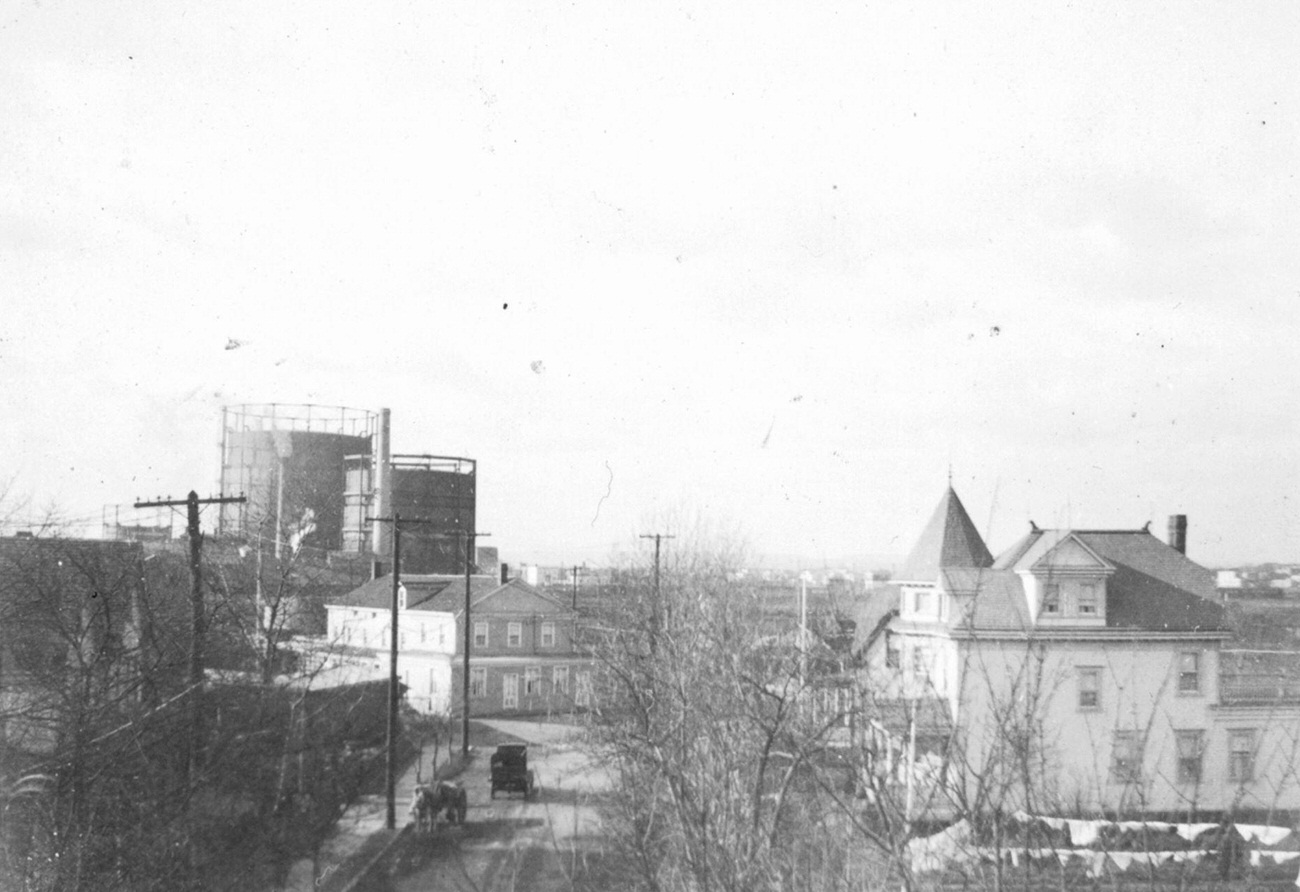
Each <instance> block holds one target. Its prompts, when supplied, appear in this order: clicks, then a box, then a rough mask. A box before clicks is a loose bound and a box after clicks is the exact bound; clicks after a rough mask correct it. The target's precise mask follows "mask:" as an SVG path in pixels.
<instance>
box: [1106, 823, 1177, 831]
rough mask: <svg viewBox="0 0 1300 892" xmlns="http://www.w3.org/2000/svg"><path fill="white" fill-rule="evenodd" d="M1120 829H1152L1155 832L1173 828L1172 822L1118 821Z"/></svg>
mask: <svg viewBox="0 0 1300 892" xmlns="http://www.w3.org/2000/svg"><path fill="white" fill-rule="evenodd" d="M1118 826H1119V828H1120V829H1121V830H1142V829H1144V828H1145V829H1147V830H1154V831H1156V832H1157V833H1168V832H1169V831H1170V830H1173V829H1174V825H1173V824H1166V823H1165V822H1164V821H1120V822H1119V825H1118Z"/></svg>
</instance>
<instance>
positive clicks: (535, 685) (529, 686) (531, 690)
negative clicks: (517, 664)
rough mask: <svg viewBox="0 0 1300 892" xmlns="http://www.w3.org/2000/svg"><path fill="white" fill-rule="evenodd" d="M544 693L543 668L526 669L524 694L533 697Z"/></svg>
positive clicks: (530, 667) (531, 667) (529, 667)
mask: <svg viewBox="0 0 1300 892" xmlns="http://www.w3.org/2000/svg"><path fill="white" fill-rule="evenodd" d="M541 692H542V667H541V666H526V667H524V694H525V695H526V696H531V695H534V694H540V693H541Z"/></svg>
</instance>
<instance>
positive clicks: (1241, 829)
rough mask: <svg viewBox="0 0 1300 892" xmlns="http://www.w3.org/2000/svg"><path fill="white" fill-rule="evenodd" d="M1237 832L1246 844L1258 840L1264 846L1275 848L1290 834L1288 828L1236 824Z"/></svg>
mask: <svg viewBox="0 0 1300 892" xmlns="http://www.w3.org/2000/svg"><path fill="white" fill-rule="evenodd" d="M1236 827H1237V832H1238V833H1240V834H1241V838H1242V839H1244V840H1246V842H1253V841H1256V840H1258V841H1259V842H1261V843H1263V844H1264V845H1266V846H1275V845H1277V844H1278V843H1280V842H1281V841H1282V840H1284V839H1286V838H1287V836H1288V835H1290V833H1291V828H1290V827H1270V826H1268V825H1267V824H1237V825H1236Z"/></svg>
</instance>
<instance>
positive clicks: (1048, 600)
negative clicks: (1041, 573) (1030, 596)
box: [1043, 582, 1061, 616]
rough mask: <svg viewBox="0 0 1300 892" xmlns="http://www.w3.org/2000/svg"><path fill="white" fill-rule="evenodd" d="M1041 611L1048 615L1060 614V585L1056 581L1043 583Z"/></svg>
mask: <svg viewBox="0 0 1300 892" xmlns="http://www.w3.org/2000/svg"><path fill="white" fill-rule="evenodd" d="M1043 613H1046V614H1048V615H1050V616H1060V614H1061V586H1060V583H1056V582H1045V583H1043Z"/></svg>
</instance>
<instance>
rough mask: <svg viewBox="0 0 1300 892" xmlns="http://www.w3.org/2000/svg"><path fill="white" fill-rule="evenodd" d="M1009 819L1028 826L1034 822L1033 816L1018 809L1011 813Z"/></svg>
mask: <svg viewBox="0 0 1300 892" xmlns="http://www.w3.org/2000/svg"><path fill="white" fill-rule="evenodd" d="M1011 817H1012V819H1014V820H1017V821H1019V822H1020V823H1022V824H1028V823H1029V822H1030V821H1033V820H1035V818H1034V816H1033V815H1031V814H1030V813H1029V812H1027V811H1025V810H1024V809H1019V808H1018V809H1016V810H1015V811H1013V812H1012V813H1011Z"/></svg>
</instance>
